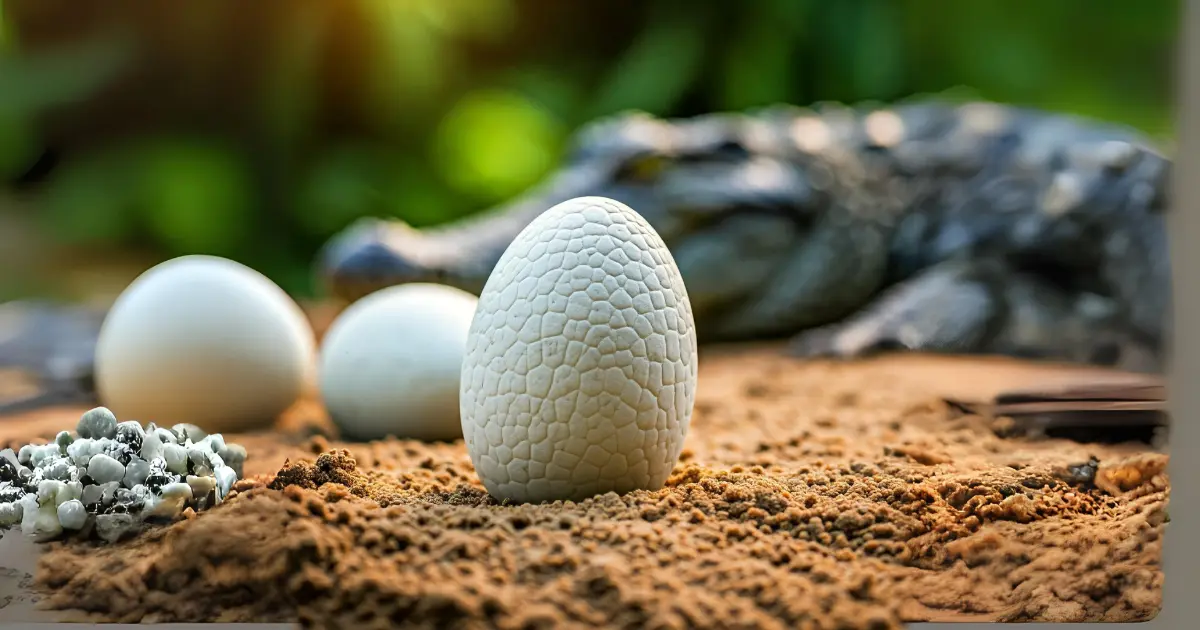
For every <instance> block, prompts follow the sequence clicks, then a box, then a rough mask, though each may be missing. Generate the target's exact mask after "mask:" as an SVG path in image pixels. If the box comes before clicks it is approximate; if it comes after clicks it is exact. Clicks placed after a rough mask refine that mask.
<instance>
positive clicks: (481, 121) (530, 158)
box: [433, 90, 566, 200]
mask: <svg viewBox="0 0 1200 630" xmlns="http://www.w3.org/2000/svg"><path fill="white" fill-rule="evenodd" d="M565 135H566V130H565V129H564V128H563V127H562V126H561V125H560V124H559V122H558V121H556V120H555V119H554V118H553V117H551V116H550V115H549V114H548V113H547V112H546V111H545V110H543V109H541V108H539V107H538V106H537V105H536V104H535V103H533V102H531V101H530V100H529V99H526V98H524V97H523V96H521V95H520V94H517V93H514V92H508V91H498V90H481V91H477V92H473V93H470V94H468V95H467V96H465V97H464V98H463V99H461V100H460V101H459V102H458V103H456V104H455V105H454V107H452V108H451V109H450V112H449V113H448V114H447V115H446V117H445V118H443V119H442V121H441V123H440V124H439V125H438V128H437V132H436V136H435V139H434V147H433V154H434V160H435V162H436V164H437V167H438V170H439V172H440V174H441V176H442V177H443V178H444V179H445V180H446V181H447V182H448V183H450V185H451V186H453V187H455V188H456V189H458V190H460V191H462V192H464V193H466V194H469V195H472V196H475V197H477V198H479V199H481V200H497V199H502V198H505V197H509V196H512V195H515V194H517V193H519V192H521V191H522V190H524V189H525V188H528V187H529V186H530V185H532V184H534V183H535V182H536V181H537V180H538V179H540V178H541V177H542V176H543V175H544V174H545V173H546V172H547V171H549V170H550V169H551V168H552V167H553V166H554V163H555V160H556V158H557V155H558V153H559V152H560V151H561V150H562V144H563V141H564V137H565Z"/></svg>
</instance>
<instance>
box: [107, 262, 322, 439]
mask: <svg viewBox="0 0 1200 630" xmlns="http://www.w3.org/2000/svg"><path fill="white" fill-rule="evenodd" d="M315 346H316V341H315V339H314V335H313V331H312V327H311V326H310V324H309V322H308V319H307V318H306V317H305V315H304V312H303V311H302V310H301V309H300V307H299V305H297V304H296V302H294V301H293V300H292V298H291V297H289V296H288V295H287V294H286V293H285V292H284V291H283V289H280V288H279V287H278V286H277V285H276V284H275V283H273V282H271V281H270V280H269V279H268V278H267V277H266V276H264V275H262V274H260V273H258V272H257V271H254V270H253V269H250V268H249V267H246V266H244V265H242V264H240V263H237V262H234V261H232V260H228V259H225V258H219V257H215V256H183V257H180V258H175V259H172V260H168V261H166V262H164V263H162V264H159V265H157V266H155V267H153V268H151V269H150V270H148V271H146V272H145V273H143V274H142V275H141V276H139V277H138V278H137V279H136V280H134V281H133V283H131V284H130V285H129V286H128V287H126V289H125V291H123V292H122V293H121V295H120V296H119V297H118V298H117V300H116V302H114V303H113V306H112V308H111V309H110V310H109V312H108V314H107V315H106V317H105V319H104V323H103V325H102V326H101V328H100V336H99V338H98V339H97V342H96V362H95V370H96V375H95V376H96V388H97V390H98V394H99V397H100V399H101V401H102V402H103V404H104V405H105V406H106V407H108V408H110V409H112V410H113V412H115V413H116V414H117V415H118V416H120V417H126V418H134V419H138V420H141V421H143V422H154V423H156V424H159V425H166V426H170V425H171V424H174V423H191V424H195V425H197V426H199V427H201V428H203V429H206V430H207V431H210V432H214V431H220V432H234V431H242V430H250V429H255V428H260V427H264V426H267V425H269V424H270V423H271V422H272V421H273V420H274V419H275V418H276V417H277V416H278V415H279V414H280V413H281V412H283V411H284V410H285V409H287V408H288V407H289V406H291V405H292V404H293V403H294V402H295V401H296V400H297V399H298V398H299V397H300V395H301V394H302V393H303V391H304V388H305V387H306V386H308V385H310V384H311V379H312V376H313V374H312V373H313V369H314V367H315V364H316V348H315Z"/></svg>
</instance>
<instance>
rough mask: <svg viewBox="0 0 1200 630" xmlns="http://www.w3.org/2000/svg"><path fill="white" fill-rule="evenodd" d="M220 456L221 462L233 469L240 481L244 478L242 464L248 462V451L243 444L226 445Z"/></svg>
mask: <svg viewBox="0 0 1200 630" xmlns="http://www.w3.org/2000/svg"><path fill="white" fill-rule="evenodd" d="M218 454H219V455H220V456H221V460H222V461H224V462H225V465H226V466H229V467H230V468H232V469H233V471H234V472H235V473H237V476H238V478H239V479H240V478H241V477H242V464H244V463H245V462H246V449H245V448H243V447H242V445H241V444H226V445H225V448H223V449H221V452H220V453H218Z"/></svg>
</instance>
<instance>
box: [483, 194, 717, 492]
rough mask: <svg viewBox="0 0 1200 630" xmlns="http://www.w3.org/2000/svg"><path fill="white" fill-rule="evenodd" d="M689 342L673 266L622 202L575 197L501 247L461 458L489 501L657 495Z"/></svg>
mask: <svg viewBox="0 0 1200 630" xmlns="http://www.w3.org/2000/svg"><path fill="white" fill-rule="evenodd" d="M696 370H697V354H696V332H695V324H694V322H693V318H692V309H691V305H690V303H689V302H688V296H687V291H686V289H685V288H684V284H683V279H682V277H681V276H680V273H679V268H678V267H677V266H676V264H675V260H674V258H672V256H671V254H670V252H668V251H667V247H666V245H665V244H664V243H663V241H662V239H661V238H660V237H659V235H658V234H657V233H656V232H655V231H654V229H653V228H652V227H651V226H650V224H649V223H647V222H646V220H645V219H643V218H642V217H641V215H639V214H637V213H636V212H634V211H633V210H632V209H631V208H629V207H628V206H626V205H624V204H622V203H619V202H617V201H614V200H612V199H606V198H602V197H581V198H577V199H572V200H570V201H566V202H564V203H561V204H559V205H557V206H554V207H553V208H550V209H549V210H547V211H546V212H545V213H543V214H542V215H541V216H539V217H538V218H537V219H535V220H534V221H533V222H532V223H530V224H529V225H528V226H527V227H526V228H525V229H524V230H523V231H522V232H521V233H520V234H519V235H518V236H517V238H516V239H515V240H514V241H513V242H512V243H511V244H510V245H509V247H508V249H507V250H506V251H505V252H504V255H503V256H502V257H501V258H500V261H499V262H498V263H497V264H496V267H495V268H494V269H493V271H492V274H491V277H490V278H489V279H488V282H487V284H486V285H485V286H484V289H483V292H482V294H481V295H480V298H479V305H478V308H477V309H476V312H475V317H474V320H473V321H472V323H471V329H470V335H469V337H468V340H467V351H466V356H465V357H464V359H463V364H462V379H461V383H462V385H461V395H460V405H461V409H460V416H461V420H462V431H463V438H464V439H465V441H466V446H467V451H468V452H469V453H470V457H471V461H472V463H473V464H474V466H475V471H476V473H477V474H478V475H479V478H480V480H481V481H482V482H483V484H484V486H485V487H486V488H487V490H488V492H489V493H491V494H492V496H494V497H496V498H498V499H509V500H511V501H517V502H534V503H536V502H543V501H555V500H576V501H578V500H582V499H585V498H587V497H591V496H595V495H598V494H602V493H605V492H610V491H613V492H618V493H623V492H628V491H632V490H637V489H645V490H656V489H658V488H660V487H662V485H663V484H664V483H666V480H667V477H668V476H669V475H670V473H671V470H672V469H673V468H674V466H675V463H676V461H677V460H678V458H679V453H680V452H681V450H682V449H683V443H684V439H685V438H686V437H687V430H688V423H689V421H690V419H691V415H692V407H693V403H694V399H695V393H696Z"/></svg>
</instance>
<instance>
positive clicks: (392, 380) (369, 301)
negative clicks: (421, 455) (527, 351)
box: [319, 283, 477, 440]
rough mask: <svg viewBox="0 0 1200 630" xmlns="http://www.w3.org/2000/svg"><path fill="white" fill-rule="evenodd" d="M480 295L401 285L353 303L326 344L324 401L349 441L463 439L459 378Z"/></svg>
mask: <svg viewBox="0 0 1200 630" xmlns="http://www.w3.org/2000/svg"><path fill="white" fill-rule="evenodd" d="M476 302H477V299H476V297H475V296H474V295H471V294H470V293H467V292H466V291H461V290H459V289H455V288H453V287H449V286H444V285H439V284H425V283H418V284H402V285H399V286H394V287H390V288H387V289H382V290H379V291H376V292H375V293H372V294H370V295H368V296H366V297H364V298H362V299H360V300H358V301H357V302H355V303H353V304H351V305H350V306H349V307H347V308H346V310H345V311H343V312H342V314H341V315H339V316H338V318H337V319H336V320H335V321H334V322H333V324H332V325H331V326H330V327H329V331H328V332H327V333H326V334H325V338H324V340H323V342H322V345H321V359H320V378H319V380H320V386H321V397H322V399H323V400H324V402H325V406H326V408H327V409H328V410H329V415H330V417H331V418H332V419H333V421H334V422H335V423H336V424H337V425H338V427H339V429H340V430H341V432H342V434H343V435H344V436H346V437H349V438H353V439H359V440H371V439H378V438H383V437H386V436H388V435H394V436H396V437H398V438H402V439H405V438H406V439H414V440H455V439H458V438H460V437H462V425H461V424H460V423H459V417H458V390H459V374H460V371H461V369H462V361H463V352H464V351H465V348H466V345H467V330H468V329H469V328H470V327H471V318H472V316H473V315H474V314H475V306H476Z"/></svg>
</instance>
